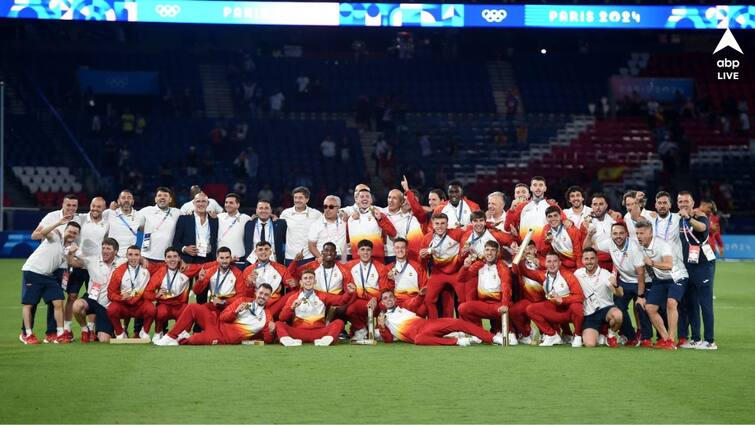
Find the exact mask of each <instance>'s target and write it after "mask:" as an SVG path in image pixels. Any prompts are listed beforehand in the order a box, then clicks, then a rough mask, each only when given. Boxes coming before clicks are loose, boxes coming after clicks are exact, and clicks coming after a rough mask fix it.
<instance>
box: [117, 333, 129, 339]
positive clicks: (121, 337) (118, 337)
mask: <svg viewBox="0 0 755 425" xmlns="http://www.w3.org/2000/svg"><path fill="white" fill-rule="evenodd" d="M126 337H127V335H126V332H123V333H122V334H120V335H116V336H115V339H126Z"/></svg>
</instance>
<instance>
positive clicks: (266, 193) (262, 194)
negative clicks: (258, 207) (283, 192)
mask: <svg viewBox="0 0 755 425" xmlns="http://www.w3.org/2000/svg"><path fill="white" fill-rule="evenodd" d="M273 197H274V195H273V190H272V189H270V185H269V184H265V185H263V186H262V189H260V191H259V192H257V202H259V201H260V200H265V201H270V202H272V201H273Z"/></svg>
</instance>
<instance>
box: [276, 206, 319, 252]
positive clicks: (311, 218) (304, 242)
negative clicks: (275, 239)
mask: <svg viewBox="0 0 755 425" xmlns="http://www.w3.org/2000/svg"><path fill="white" fill-rule="evenodd" d="M280 218H281V219H283V220H286V257H285V258H286V259H288V260H293V259H294V258H295V257H296V254H298V253H299V252H301V251H302V250H304V259H305V260H306V259H308V258H312V257H314V255H312V253H311V252H309V248H308V246H309V245H308V242H309V228H310V227H312V226H313V225H314V224H315V223H317V222H318V221H320V220H321V219H322V213H321V212H320V211H317V210H316V209H314V208H310V207H307V208H306V209H305V210H304V211H301V212H299V211H296V209H295V207H291V208H286V209H285V210H283V212H282V213H281V215H280Z"/></svg>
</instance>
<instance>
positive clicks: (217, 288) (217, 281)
mask: <svg viewBox="0 0 755 425" xmlns="http://www.w3.org/2000/svg"><path fill="white" fill-rule="evenodd" d="M230 272H231V269H230V267H229V268H228V271H226V272H225V275H223V280H220V268H218V277H216V278H215V290H214V291H213V294H214V295H215V296H216V297H218V296H220V288H221V287H222V286H223V283H224V282H225V278H227V277H228V273H230Z"/></svg>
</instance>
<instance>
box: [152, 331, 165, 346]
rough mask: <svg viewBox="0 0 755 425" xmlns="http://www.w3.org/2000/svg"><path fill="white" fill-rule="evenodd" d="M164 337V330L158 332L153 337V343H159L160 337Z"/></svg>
mask: <svg viewBox="0 0 755 425" xmlns="http://www.w3.org/2000/svg"><path fill="white" fill-rule="evenodd" d="M162 337H163V333H162V332H158V333H156V334H155V336H153V337H152V343H153V344H155V343H157V341H159V340H160V338H162Z"/></svg>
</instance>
